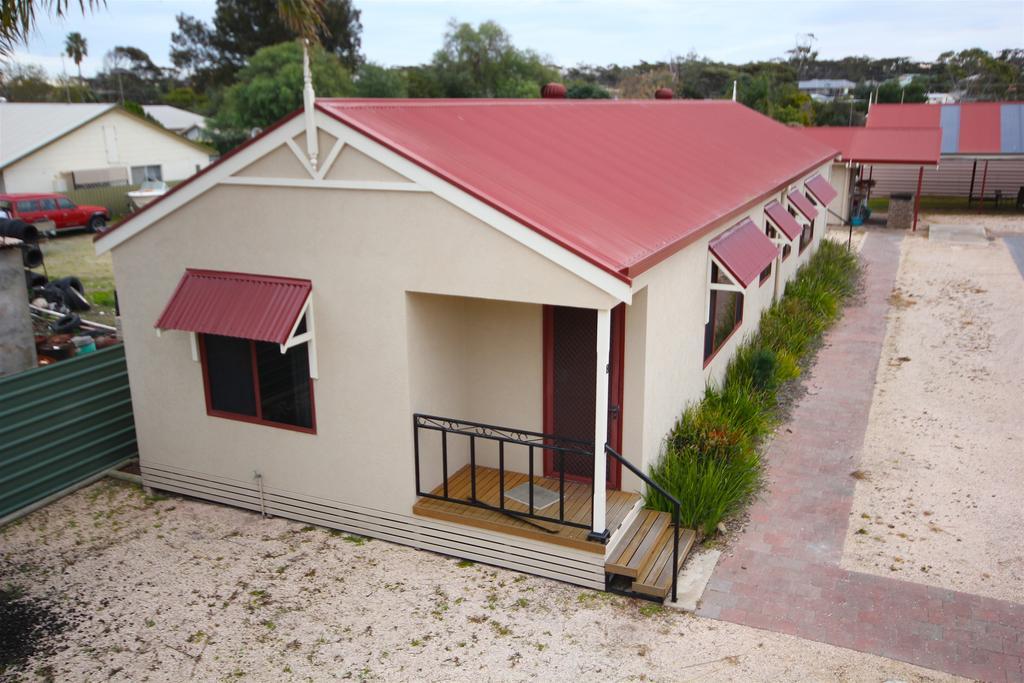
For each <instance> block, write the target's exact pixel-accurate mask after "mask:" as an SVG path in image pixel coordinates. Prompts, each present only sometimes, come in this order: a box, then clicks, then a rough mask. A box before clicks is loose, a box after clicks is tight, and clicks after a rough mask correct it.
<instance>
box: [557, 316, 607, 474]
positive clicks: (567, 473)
mask: <svg viewBox="0 0 1024 683" xmlns="http://www.w3.org/2000/svg"><path fill="white" fill-rule="evenodd" d="M610 332H611V335H610V336H611V346H612V348H611V349H610V353H609V355H608V361H609V365H610V367H609V383H608V405H609V407H611V406H617V410H616V413H615V415H612V414H611V410H609V416H608V443H609V444H610V445H611V447H612V448H614V449H615V450H616V451H618V452H620V453H621V452H622V414H623V405H622V402H623V401H622V400H623V383H624V382H623V378H624V375H623V371H624V366H625V357H626V356H625V354H626V304H619V305H618V306H616V307H615V308H613V309H612V315H611V330H610ZM554 359H555V317H554V307H553V306H549V305H545V306H544V432H545V433H546V434H551V433H553V432H554V424H555V401H554V398H555V372H554V370H555V367H554ZM608 464H609V467H610V469H609V470H608V488H610V489H615V490H618V489H619V488H621V483H622V463H620V462H618V461H611V462H609V463H608ZM544 476H546V477H551V476H555V477H557V476H558V474H557V472H556V471H555V457H554V454H553V453H551V452H550V451H547V450H545V452H544ZM565 478H566V479H567V480H571V481H579V482H586V483H590V479H591V478H590V477H580V476H576V475H571V474H568V473H567V474H566V475H565Z"/></svg>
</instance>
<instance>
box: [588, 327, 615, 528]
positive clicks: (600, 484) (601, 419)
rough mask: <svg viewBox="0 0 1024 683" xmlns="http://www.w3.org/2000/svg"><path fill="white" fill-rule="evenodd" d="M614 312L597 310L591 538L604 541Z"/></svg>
mask: <svg viewBox="0 0 1024 683" xmlns="http://www.w3.org/2000/svg"><path fill="white" fill-rule="evenodd" d="M611 328H612V312H611V309H599V310H598V311H597V372H595V373H594V374H595V377H596V381H597V392H596V394H597V400H596V402H595V403H596V405H595V406H594V501H593V502H594V521H593V524H592V525H591V532H592V534H591V535H592V536H594V537H600V538H602V539H604V538H605V534H606V533H607V530H608V527H607V523H606V521H605V508H606V502H607V501H606V500H605V495H606V494H605V488H606V482H607V474H606V472H605V470H606V463H607V458H606V457H605V454H604V447H605V444H606V443H607V442H608V351H609V348H610V346H611Z"/></svg>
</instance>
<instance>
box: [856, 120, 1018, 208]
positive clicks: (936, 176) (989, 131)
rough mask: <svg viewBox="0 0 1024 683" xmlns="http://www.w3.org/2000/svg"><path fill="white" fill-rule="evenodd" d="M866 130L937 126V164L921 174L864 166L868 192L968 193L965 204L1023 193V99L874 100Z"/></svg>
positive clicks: (1010, 198)
mask: <svg viewBox="0 0 1024 683" xmlns="http://www.w3.org/2000/svg"><path fill="white" fill-rule="evenodd" d="M867 127H868V129H873V128H903V129H922V128H924V129H927V128H940V129H941V130H942V143H941V163H940V164H939V165H938V167H935V168H926V169H925V170H924V174H923V176H921V177H920V178H919V177H918V176H919V169H918V168H914V167H907V166H903V167H897V166H876V167H872V166H871V165H868V167H867V174H868V175H870V176H871V178H872V179H873V180H874V181H875V187H874V190H873V194H877V195H880V196H885V195H889V194H892V193H894V192H916V191H917V186H918V181H919V180H920V181H921V183H920V184H921V194H922V195H924V196H938V197H967V198H968V202H969V203H971V202H975V201H983V202H986V203H991V202H994V201H997V200H998V201H1003V202H1011V203H1012V202H1014V201H1016V200H1017V197H1018V195H1019V193H1024V102H962V103H960V104H873V105H871V110H870V112H869V113H868V120H867Z"/></svg>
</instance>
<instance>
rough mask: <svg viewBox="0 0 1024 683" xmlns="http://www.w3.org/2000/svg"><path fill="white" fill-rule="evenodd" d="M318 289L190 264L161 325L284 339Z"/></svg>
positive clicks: (276, 340) (304, 282) (289, 280)
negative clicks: (191, 265)
mask: <svg viewBox="0 0 1024 683" xmlns="http://www.w3.org/2000/svg"><path fill="white" fill-rule="evenodd" d="M312 291H313V285H312V283H311V282H310V281H309V280H299V279H295V278H287V277H272V276H268V275H251V274H248V273H227V272H223V271H219V270H196V269H192V268H189V269H188V270H186V271H185V274H184V275H183V276H182V278H181V281H180V282H179V283H178V287H177V289H175V290H174V294H173V295H172V296H171V300H170V301H168V302H167V306H166V308H164V312H163V313H161V314H160V319H159V320H157V322H156V325H155V327H156V328H157V329H160V330H183V331H186V332H200V333H202V334H219V335H224V336H226V337H240V338H242V339H255V340H257V341H266V342H273V343H275V344H283V343H285V342H286V341H287V340H288V337H289V335H290V334H291V331H292V329H293V328H294V327H295V323H296V322H298V320H299V315H300V314H301V313H302V308H303V306H305V305H306V300H307V299H308V298H309V295H310V292H312Z"/></svg>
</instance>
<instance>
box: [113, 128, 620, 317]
mask: <svg viewBox="0 0 1024 683" xmlns="http://www.w3.org/2000/svg"><path fill="white" fill-rule="evenodd" d="M316 116H317V124H318V126H319V127H320V128H322V129H324V130H325V131H326V132H328V133H330V134H331V135H333V136H334V137H335V138H337V142H336V143H335V145H334V149H332V150H331V154H332V156H335V157H336V156H337V153H336V152H340V151H341V149H342V147H343V146H344V145H351V146H352V147H353V148H355V149H356V150H358V151H360V152H362V153H363V154H366V155H367V156H369V157H370V158H371V159H373V160H375V161H377V162H378V163H381V164H383V165H384V166H386V167H388V168H390V169H391V170H393V171H395V172H396V173H398V174H400V175H402V176H404V177H406V178H408V179H409V180H410V181H411V182H410V183H397V182H383V181H329V180H323V179H320V178H317V177H316V175H315V174H311V176H312V177H311V178H309V179H308V180H297V179H294V178H291V179H288V178H248V177H247V178H241V177H240V178H232V177H231V176H233V175H234V174H235V173H237V172H238V171H241V170H242V169H243V168H245V167H246V166H248V165H250V164H252V163H253V162H255V161H257V160H258V159H260V158H262V157H263V156H265V155H266V154H268V153H269V152H271V151H273V150H274V149H276V148H278V147H279V146H281V145H288V143H290V142H292V138H294V137H295V136H296V135H298V134H299V133H301V132H302V131H303V130H305V126H304V123H303V119H302V117H301V116H295V117H293V118H292V119H291V120H290V121H287V122H285V123H284V124H282V125H281V126H279V127H278V128H277V129H275V130H272V131H271V132H270V133H268V134H267V135H266V136H264V137H262V138H260V139H258V140H256V141H254V142H253V143H252V144H250V145H249V146H248V147H246V148H245V149H243V150H241V151H239V152H238V153H236V154H234V155H233V156H231V157H229V158H227V159H225V160H224V161H222V162H221V163H220V164H218V165H216V166H215V167H213V168H211V169H210V170H209V171H207V172H206V173H204V174H203V175H202V176H201V177H199V178H196V179H195V180H193V181H192V182H190V183H189V185H188V186H187V187H183V188H182V189H181V190H180V191H178V192H175V193H174V194H172V195H170V196H168V197H166V198H165V199H163V200H161V201H160V202H159V203H157V204H155V205H154V206H152V207H151V208H149V209H147V210H146V212H145V214H144V215H143V216H140V217H139V218H138V219H137V220H132V219H128V220H129V221H131V222H130V223H128V224H127V225H125V226H123V227H121V228H118V229H116V230H113V231H112V232H110V233H108V234H106V235H102V236H101V237H100V238H99V239H97V240H96V244H95V248H96V253H97V254H103V253H106V252H107V251H109V250H111V249H113V248H114V247H116V246H117V245H119V244H121V243H123V242H125V241H127V240H129V239H131V238H132V237H134V236H135V235H137V234H139V233H140V232H142V231H143V230H145V229H146V228H147V227H149V226H150V225H152V224H153V223H156V222H157V221H159V220H161V219H162V218H164V217H166V216H167V215H168V214H170V213H172V212H173V211H175V210H177V209H178V208H180V207H181V206H183V205H184V204H186V203H188V202H189V201H191V200H192V199H194V198H196V197H198V196H199V195H201V194H203V193H204V192H206V191H207V190H209V189H211V188H212V187H214V186H216V185H219V184H224V185H240V184H246V185H254V184H258V185H262V186H269V185H274V186H282V187H321V188H325V189H360V190H386V191H420V192H432V193H433V194H435V195H436V196H438V197H440V198H441V199H444V200H445V201H447V202H449V203H451V204H453V205H455V206H457V207H458V208H460V209H462V210H463V211H465V212H466V213H468V214H470V215H471V216H473V217H475V218H477V219H479V220H481V221H483V222H484V223H487V224H488V225H490V226H491V227H493V228H494V229H496V230H498V231H499V232H501V233H502V234H504V235H506V236H508V237H510V238H511V239H513V240H515V241H516V242H518V243H520V244H522V245H523V246H525V247H527V248H528V249H530V250H532V251H534V252H536V253H538V254H540V255H541V256H543V257H545V258H547V259H548V260H550V261H552V262H554V263H556V264H557V265H559V266H561V267H563V268H565V269H566V270H568V271H569V272H571V273H573V274H575V275H577V276H578V277H580V278H581V279H583V280H584V281H586V282H589V283H590V284H592V285H594V286H595V287H597V288H598V289H600V290H602V291H604V292H606V293H607V294H609V295H610V296H612V297H614V298H615V299H617V300H618V301H622V302H625V303H630V301H631V300H632V288H631V286H630V285H629V284H627V283H626V282H624V281H622V280H621V279H619V278H617V277H615V276H614V275H612V274H611V273H608V272H607V271H605V270H603V269H602V268H600V267H598V266H596V265H594V264H593V263H591V262H590V261H587V260H586V259H584V258H583V257H581V256H578V255H576V254H574V253H573V252H571V251H569V250H568V249H566V248H565V247H562V246H561V245H559V244H556V243H555V242H553V241H551V240H550V239H548V238H547V237H545V236H543V235H541V234H540V233H538V232H536V231H535V230H533V229H531V228H528V227H527V226H525V225H523V224H522V223H520V222H519V221H516V220H515V219H513V218H511V217H509V216H507V215H506V214H504V213H502V212H501V211H498V210H497V209H495V208H494V207H492V206H490V205H488V204H486V203H485V202H483V201H481V200H479V199H477V198H476V197H473V196H472V195H470V194H469V193H468V192H465V191H464V190H462V189H460V188H458V187H456V186H454V185H452V184H451V183H449V182H448V181H446V180H444V179H443V178H441V177H440V176H437V175H435V174H433V173H431V172H430V171H428V170H426V169H425V168H423V167H422V166H419V165H418V164H415V163H413V162H412V161H409V160H408V159H406V158H405V157H403V156H401V155H400V154H398V153H396V152H393V151H392V150H390V149H388V148H387V147H385V146H384V145H381V144H380V143H378V142H376V141H375V140H372V139H370V138H369V137H367V136H365V135H363V134H362V133H360V132H358V131H356V130H354V129H352V128H350V127H348V126H346V125H345V124H343V123H341V122H340V121H337V120H336V119H334V118H332V117H330V116H328V115H327V114H325V113H324V112H322V111H319V110H318V111H317V112H316ZM292 144H294V143H292ZM289 146H290V145H289ZM326 168H329V167H328V166H327V164H324V169H326ZM307 170H309V169H308V168H307ZM318 170H319V169H318Z"/></svg>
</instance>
